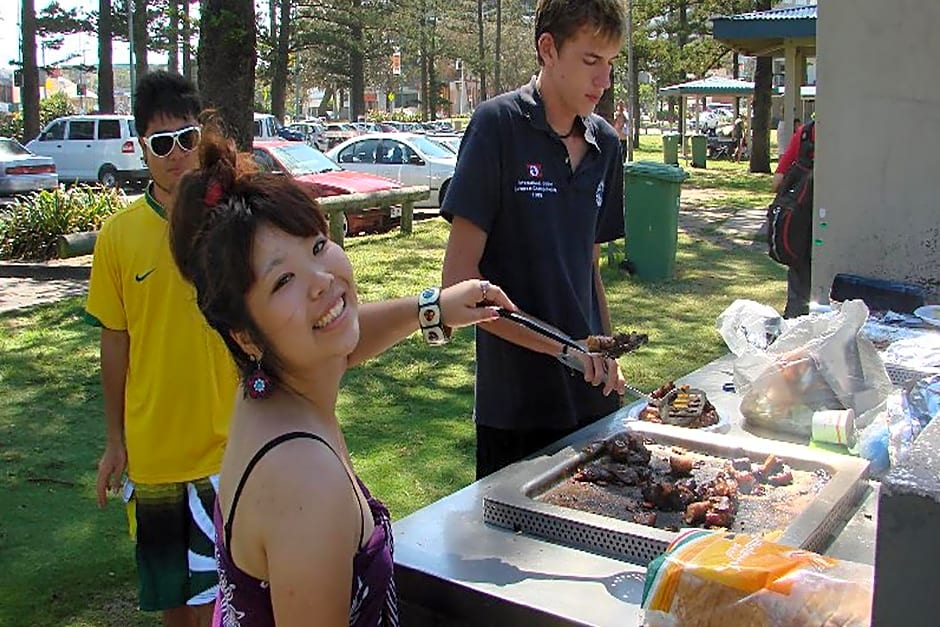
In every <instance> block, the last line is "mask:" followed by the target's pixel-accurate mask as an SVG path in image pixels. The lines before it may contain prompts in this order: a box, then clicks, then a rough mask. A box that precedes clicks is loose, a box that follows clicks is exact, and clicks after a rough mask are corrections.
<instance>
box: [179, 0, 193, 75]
mask: <svg viewBox="0 0 940 627" xmlns="http://www.w3.org/2000/svg"><path fill="white" fill-rule="evenodd" d="M182 1H183V5H182V8H183V13H182V15H181V16H180V31H181V35H180V38H181V39H182V40H183V76H185V77H186V78H188V79H189V80H193V45H192V41H191V40H192V36H193V29H192V21H191V18H190V17H189V0H182Z"/></svg>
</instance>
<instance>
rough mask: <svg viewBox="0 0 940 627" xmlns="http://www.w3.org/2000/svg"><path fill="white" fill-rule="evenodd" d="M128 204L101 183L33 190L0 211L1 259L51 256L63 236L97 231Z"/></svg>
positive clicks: (39, 258) (118, 194)
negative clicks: (5, 209) (7, 210)
mask: <svg viewBox="0 0 940 627" xmlns="http://www.w3.org/2000/svg"><path fill="white" fill-rule="evenodd" d="M126 204H127V199H126V197H125V196H124V192H123V191H121V190H118V189H106V188H103V187H98V186H89V185H78V186H76V187H72V188H70V189H63V188H57V189H54V190H49V191H41V192H33V193H32V194H30V195H28V196H24V197H23V198H21V199H19V200H17V201H16V203H14V204H13V206H12V207H11V208H10V210H9V213H8V214H7V215H6V217H2V216H3V214H2V213H0V258H2V259H28V260H46V259H52V258H53V257H55V255H56V242H57V240H58V238H59V236H60V235H65V234H66V233H79V232H82V231H94V230H97V229H98V228H99V227H100V226H101V223H102V222H104V220H105V218H107V217H108V216H109V215H111V214H112V213H114V212H115V211H117V210H118V209H121V208H122V207H124V206H125V205H126Z"/></svg>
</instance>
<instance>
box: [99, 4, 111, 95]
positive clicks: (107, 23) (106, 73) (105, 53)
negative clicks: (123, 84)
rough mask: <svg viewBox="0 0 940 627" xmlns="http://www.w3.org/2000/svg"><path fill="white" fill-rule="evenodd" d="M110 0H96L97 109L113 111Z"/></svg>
mask: <svg viewBox="0 0 940 627" xmlns="http://www.w3.org/2000/svg"><path fill="white" fill-rule="evenodd" d="M111 22H112V19H111V0H98V111H99V112H100V113H114V63H113V58H112V55H111V30H112V27H111Z"/></svg>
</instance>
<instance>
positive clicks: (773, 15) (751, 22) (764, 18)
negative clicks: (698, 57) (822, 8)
mask: <svg viewBox="0 0 940 627" xmlns="http://www.w3.org/2000/svg"><path fill="white" fill-rule="evenodd" d="M712 35H713V36H714V38H715V39H717V40H718V41H720V42H722V43H724V44H727V45H728V46H731V47H732V48H734V49H735V50H739V51H741V52H743V53H745V54H749V55H753V56H771V55H773V54H774V53H775V52H778V53H779V52H780V51H782V50H783V47H784V40H785V39H812V40H813V41H815V40H816V5H811V6H800V7H788V8H782V9H772V10H770V11H754V12H751V13H740V14H738V15H722V16H718V17H713V18H712Z"/></svg>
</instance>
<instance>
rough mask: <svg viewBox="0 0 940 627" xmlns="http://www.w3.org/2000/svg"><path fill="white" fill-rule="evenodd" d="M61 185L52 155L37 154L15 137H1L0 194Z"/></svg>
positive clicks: (53, 187) (52, 187)
mask: <svg viewBox="0 0 940 627" xmlns="http://www.w3.org/2000/svg"><path fill="white" fill-rule="evenodd" d="M58 186H59V175H58V174H57V173H56V169H55V162H54V161H53V160H52V157H44V156H41V155H35V154H33V153H31V152H30V151H28V150H27V149H26V148H24V147H23V145H22V144H20V143H19V142H18V141H16V140H15V139H10V138H8V137H0V195H4V196H11V195H13V194H24V193H26V192H35V191H40V190H44V189H55V188H56V187H58Z"/></svg>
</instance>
